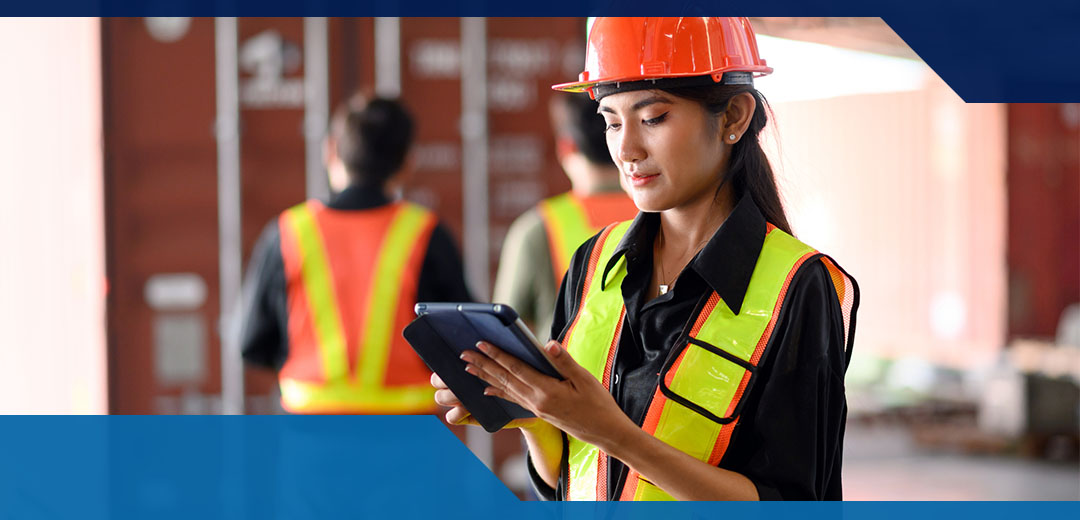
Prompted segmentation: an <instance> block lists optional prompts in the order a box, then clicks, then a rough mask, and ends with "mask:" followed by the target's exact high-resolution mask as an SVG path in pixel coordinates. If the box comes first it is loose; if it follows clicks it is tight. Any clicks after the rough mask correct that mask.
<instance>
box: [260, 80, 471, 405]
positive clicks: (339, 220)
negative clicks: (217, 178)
mask: <svg viewBox="0 0 1080 520" xmlns="http://www.w3.org/2000/svg"><path fill="white" fill-rule="evenodd" d="M412 139H413V119H412V117H411V116H410V114H409V113H408V111H407V110H406V109H405V107H404V106H402V105H401V103H399V102H398V101H395V100H390V99H381V98H375V99H371V100H367V99H365V98H363V97H360V96H357V97H354V98H352V99H350V100H349V101H348V102H347V103H346V104H345V105H343V106H342V107H341V108H339V109H338V110H337V111H336V112H335V113H334V116H333V118H332V121H331V126H330V136H329V138H328V140H327V142H326V144H325V149H324V155H325V161H326V164H327V169H328V174H329V178H330V187H331V189H333V190H334V192H335V193H336V195H335V196H333V197H332V198H331V199H330V201H329V202H328V203H323V202H321V201H318V200H309V201H307V202H304V203H301V204H299V205H297V206H294V207H292V208H289V209H288V210H286V211H284V212H283V213H281V215H280V216H279V217H278V218H277V219H275V220H273V221H272V222H270V223H269V225H267V226H266V229H265V230H264V231H263V233H262V236H261V237H260V238H259V241H258V243H257V244H256V245H255V250H254V253H253V254H252V256H251V265H250V267H249V269H248V273H247V280H246V284H245V292H246V298H245V303H244V307H245V308H244V315H243V324H242V332H241V334H242V339H241V348H242V352H243V356H244V360H245V361H247V362H248V363H250V364H252V365H257V366H260V367H266V368H271V369H274V370H277V371H278V376H279V383H280V388H281V404H282V406H283V407H284V409H285V410H287V411H289V412H292V413H316V414H324V413H329V414H352V413H357V414H398V413H405V414H407V413H430V412H432V411H434V408H435V406H434V402H433V400H432V393H433V390H432V388H431V387H430V385H428V377H429V376H430V371H429V370H428V369H427V367H426V366H425V365H424V363H423V362H422V361H421V360H420V358H419V357H418V356H416V354H415V353H414V352H413V350H412V349H411V348H410V347H409V345H408V344H407V343H406V342H405V340H404V339H403V338H402V337H401V331H402V329H404V328H405V325H406V324H408V323H409V322H410V321H411V320H412V319H413V318H414V315H413V306H414V304H415V303H416V302H417V301H470V300H471V297H470V296H469V293H468V290H467V289H466V285H465V279H464V275H463V270H462V264H461V257H460V254H459V252H458V250H457V247H456V246H455V245H454V242H453V240H452V239H451V237H450V234H449V233H448V232H447V230H446V229H445V228H444V227H442V226H441V225H440V224H439V223H438V221H437V218H436V216H435V215H434V214H433V213H432V212H431V211H429V210H428V209H426V208H423V207H421V206H418V205H416V204H412V203H410V202H406V201H400V200H399V201H395V200H392V197H391V196H390V195H389V193H391V183H393V182H395V181H398V180H400V175H399V174H400V172H401V171H402V170H403V166H404V164H405V160H406V155H407V153H408V151H409V147H410V145H411V143H412Z"/></svg>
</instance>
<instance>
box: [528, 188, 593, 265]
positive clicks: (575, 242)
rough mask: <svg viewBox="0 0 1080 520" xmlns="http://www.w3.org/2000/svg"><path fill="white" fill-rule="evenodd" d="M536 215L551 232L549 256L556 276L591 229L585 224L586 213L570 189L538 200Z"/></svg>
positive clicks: (587, 237) (568, 263) (586, 222)
mask: <svg viewBox="0 0 1080 520" xmlns="http://www.w3.org/2000/svg"><path fill="white" fill-rule="evenodd" d="M540 215H541V216H542V217H543V219H544V224H545V228H546V229H547V232H548V233H549V234H550V235H551V245H552V251H551V258H552V263H553V266H554V269H555V278H556V280H558V279H560V278H561V277H562V275H563V274H564V273H566V270H567V269H569V268H570V258H572V257H573V256H574V251H577V248H578V246H580V245H581V244H582V243H584V242H585V241H586V240H588V239H589V237H591V236H593V234H594V233H595V231H593V229H592V228H591V227H589V217H588V215H586V214H585V208H583V207H582V206H581V202H579V201H578V200H577V199H575V198H574V197H573V195H572V194H570V193H563V194H561V195H556V196H554V197H551V198H548V199H545V200H543V201H541V202H540Z"/></svg>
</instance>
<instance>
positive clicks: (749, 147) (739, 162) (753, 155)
mask: <svg viewBox="0 0 1080 520" xmlns="http://www.w3.org/2000/svg"><path fill="white" fill-rule="evenodd" d="M661 90H663V91H664V92H667V93H669V94H671V95H673V96H679V97H681V98H685V99H689V100H692V101H697V102H698V103H701V105H702V106H703V107H705V110H706V111H708V112H709V113H710V114H712V115H714V116H715V115H720V114H723V113H724V112H725V111H727V108H728V103H729V102H730V101H731V99H732V98H734V97H735V96H737V95H739V94H742V93H743V92H748V93H750V95H752V96H754V101H756V106H755V107H754V115H753V116H752V117H751V119H750V126H749V127H747V129H746V133H744V134H743V135H742V137H741V138H740V139H739V142H737V143H735V146H733V147H732V149H731V159H730V161H729V162H728V167H727V171H726V173H725V174H724V175H725V177H724V180H723V183H722V184H721V185H720V186H721V187H723V185H724V184H727V183H730V184H731V188H732V193H733V194H734V201H733V202H738V201H739V199H740V198H742V196H743V195H745V194H747V193H749V194H750V196H751V197H753V199H754V203H755V204H757V207H758V209H760V210H761V214H762V215H763V216H764V217H765V220H766V221H768V222H769V223H771V224H773V225H774V226H776V227H778V228H780V229H781V230H782V231H784V232H785V233H788V234H791V226H790V225H789V224H788V220H787V214H785V213H784V205H783V203H782V202H781V201H780V192H779V190H777V188H776V178H775V176H773V171H772V166H770V165H769V159H768V157H766V156H765V151H764V150H762V149H761V143H760V141H759V134H760V132H761V130H762V129H763V128H765V123H767V122H768V121H769V116H768V113H769V112H770V109H769V105H768V103H767V102H766V101H765V96H762V95H761V93H760V92H758V91H757V89H755V88H754V87H753V86H750V85H706V86H694V87H675V88H663V89H661ZM715 121H716V119H715V118H714V119H713V123H714V124H713V128H714V131H717V132H719V127H718V126H717V125H716V124H715ZM717 194H719V190H717Z"/></svg>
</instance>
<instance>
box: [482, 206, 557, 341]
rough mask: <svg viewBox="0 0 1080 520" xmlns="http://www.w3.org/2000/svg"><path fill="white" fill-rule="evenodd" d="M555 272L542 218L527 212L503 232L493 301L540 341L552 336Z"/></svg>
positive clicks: (555, 290)
mask: <svg viewBox="0 0 1080 520" xmlns="http://www.w3.org/2000/svg"><path fill="white" fill-rule="evenodd" d="M554 271H555V268H554V267H553V266H552V263H551V246H550V244H549V243H548V236H547V230H546V229H545V227H544V219H543V218H542V217H541V216H540V211H539V210H537V209H536V208H533V209H530V210H529V211H527V212H525V213H524V214H522V215H521V216H520V217H518V218H517V219H516V220H514V222H513V223H512V224H510V228H509V229H508V230H507V232H506V238H505V239H504V240H503V247H502V255H501V256H500V257H499V271H498V273H497V275H496V276H495V291H494V298H493V299H494V301H495V302H496V303H505V304H507V305H509V306H511V307H513V308H514V310H516V311H517V312H518V314H519V315H520V316H521V319H522V320H524V321H525V323H526V324H527V325H528V326H529V328H530V329H532V331H533V333H534V334H536V337H537V339H539V340H540V341H547V339H548V337H549V335H550V334H551V319H552V316H553V314H554V312H555V299H556V298H557V296H558V292H559V287H558V286H557V285H556V284H555V272H554ZM560 274H562V273H560Z"/></svg>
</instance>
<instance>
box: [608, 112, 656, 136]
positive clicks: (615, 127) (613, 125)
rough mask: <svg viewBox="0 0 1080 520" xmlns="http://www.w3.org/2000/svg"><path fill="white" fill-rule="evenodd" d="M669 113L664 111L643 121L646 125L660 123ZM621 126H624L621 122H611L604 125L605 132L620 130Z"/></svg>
mask: <svg viewBox="0 0 1080 520" xmlns="http://www.w3.org/2000/svg"><path fill="white" fill-rule="evenodd" d="M667 115H668V113H667V112H664V113H663V114H660V115H659V116H656V117H654V118H652V119H644V120H642V121H641V123H642V124H644V125H645V126H656V125H659V124H660V123H663V122H664V120H665V119H667ZM621 126H622V124H620V123H611V124H609V125H607V126H606V127H604V132H605V133H607V132H611V131H612V130H618V129H619V127H621Z"/></svg>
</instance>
